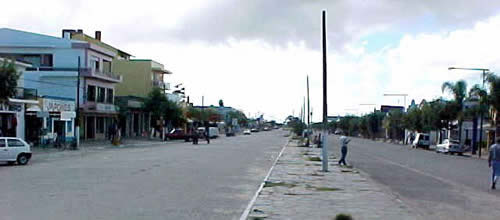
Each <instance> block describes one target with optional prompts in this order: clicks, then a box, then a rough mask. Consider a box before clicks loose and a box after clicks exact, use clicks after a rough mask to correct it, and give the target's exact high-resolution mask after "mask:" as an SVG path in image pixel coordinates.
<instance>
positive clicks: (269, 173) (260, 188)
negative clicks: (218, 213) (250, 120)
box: [240, 140, 290, 220]
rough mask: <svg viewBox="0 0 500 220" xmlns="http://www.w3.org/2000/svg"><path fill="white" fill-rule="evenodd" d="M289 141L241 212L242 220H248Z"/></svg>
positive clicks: (288, 141)
mask: <svg viewBox="0 0 500 220" xmlns="http://www.w3.org/2000/svg"><path fill="white" fill-rule="evenodd" d="M289 143H290V140H287V141H286V143H285V145H284V146H283V148H281V151H280V153H279V154H278V157H276V159H275V160H274V162H273V165H272V166H271V168H270V169H269V171H268V172H267V175H266V177H264V180H263V181H262V183H260V186H259V188H258V189H257V191H256V192H255V194H254V196H253V197H252V200H250V202H249V203H248V205H247V208H246V209H245V211H243V214H241V216H240V220H246V219H247V218H248V215H249V214H250V211H251V209H252V207H253V205H254V204H255V201H257V197H258V196H259V194H260V192H261V191H262V189H263V188H264V185H265V184H266V182H267V180H268V179H269V176H271V173H272V172H273V169H274V167H275V166H276V164H277V163H278V160H279V159H280V157H281V154H283V151H285V148H286V146H288V144H289Z"/></svg>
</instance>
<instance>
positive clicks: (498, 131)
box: [486, 73, 500, 138]
mask: <svg viewBox="0 0 500 220" xmlns="http://www.w3.org/2000/svg"><path fill="white" fill-rule="evenodd" d="M486 81H487V82H488V84H489V90H490V92H489V95H488V96H487V101H488V104H489V105H490V106H491V107H492V108H493V110H494V111H493V113H494V116H493V118H494V120H495V121H494V122H495V126H496V128H495V136H496V137H497V138H498V137H499V136H500V77H498V76H497V75H495V74H493V73H489V74H488V75H487V77H486Z"/></svg>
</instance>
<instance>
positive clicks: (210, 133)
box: [198, 127, 219, 138]
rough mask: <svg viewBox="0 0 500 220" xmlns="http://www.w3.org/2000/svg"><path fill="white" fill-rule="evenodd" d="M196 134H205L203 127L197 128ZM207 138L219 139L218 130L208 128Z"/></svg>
mask: <svg viewBox="0 0 500 220" xmlns="http://www.w3.org/2000/svg"><path fill="white" fill-rule="evenodd" d="M198 134H205V128H204V127H199V128H198ZM208 137H210V138H216V137H219V128H216V127H209V128H208Z"/></svg>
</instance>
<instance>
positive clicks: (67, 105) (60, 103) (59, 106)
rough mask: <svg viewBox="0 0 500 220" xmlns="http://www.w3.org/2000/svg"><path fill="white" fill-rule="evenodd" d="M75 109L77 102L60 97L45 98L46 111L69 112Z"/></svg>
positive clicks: (44, 107) (44, 106) (44, 109)
mask: <svg viewBox="0 0 500 220" xmlns="http://www.w3.org/2000/svg"><path fill="white" fill-rule="evenodd" d="M74 110H75V102H74V101H68V100H58V99H43V111H46V112H64V111H66V112H69V111H74Z"/></svg>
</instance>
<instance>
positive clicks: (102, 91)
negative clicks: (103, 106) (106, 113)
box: [97, 87, 106, 103]
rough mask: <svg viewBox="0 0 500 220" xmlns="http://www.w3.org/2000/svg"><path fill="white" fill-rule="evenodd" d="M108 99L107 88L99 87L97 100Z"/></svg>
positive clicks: (101, 101)
mask: <svg viewBox="0 0 500 220" xmlns="http://www.w3.org/2000/svg"><path fill="white" fill-rule="evenodd" d="M105 99H106V89H105V88H102V87H97V102H100V103H104V101H105Z"/></svg>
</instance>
